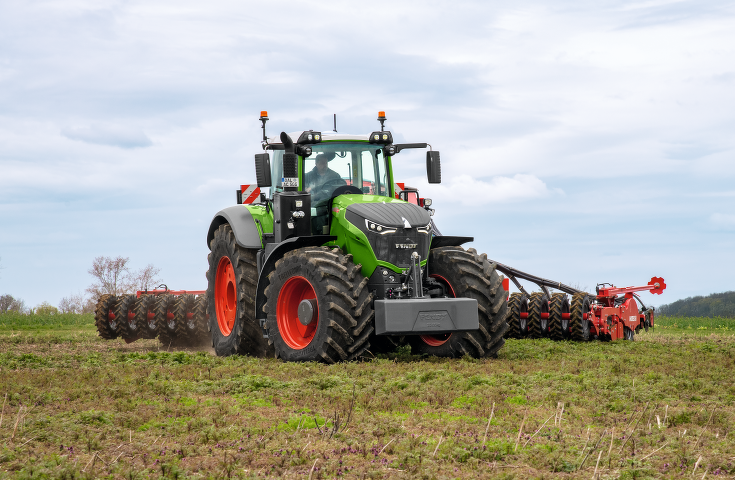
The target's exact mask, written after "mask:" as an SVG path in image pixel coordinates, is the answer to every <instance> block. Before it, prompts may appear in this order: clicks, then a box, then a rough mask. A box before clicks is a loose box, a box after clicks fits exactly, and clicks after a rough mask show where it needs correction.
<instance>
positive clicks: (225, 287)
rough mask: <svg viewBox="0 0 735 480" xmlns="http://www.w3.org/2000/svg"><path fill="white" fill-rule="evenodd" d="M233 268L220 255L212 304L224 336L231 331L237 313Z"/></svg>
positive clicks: (226, 259)
mask: <svg viewBox="0 0 735 480" xmlns="http://www.w3.org/2000/svg"><path fill="white" fill-rule="evenodd" d="M235 285H236V280H235V269H234V268H233V267H232V262H230V259H229V258H227V257H222V258H221V259H220V261H219V264H218V265H217V276H216V279H215V284H214V306H215V311H216V313H217V325H218V326H219V330H220V332H222V335H224V336H225V337H226V336H228V335H230V333H232V329H233V327H234V326H235V315H236V313H237V289H236V288H235Z"/></svg>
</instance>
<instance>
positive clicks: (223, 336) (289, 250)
mask: <svg viewBox="0 0 735 480" xmlns="http://www.w3.org/2000/svg"><path fill="white" fill-rule="evenodd" d="M268 120H269V118H268V115H267V112H261V116H260V121H261V123H262V129H263V139H262V147H263V150H264V152H265V153H260V154H256V155H255V173H256V179H257V185H242V186H241V188H240V189H238V190H237V204H236V205H233V206H231V207H227V208H225V209H224V210H221V211H220V212H218V213H217V214H216V215H215V216H214V219H213V220H212V222H211V224H210V227H209V230H208V232H207V246H208V248H209V250H210V254H209V256H208V262H209V269H208V271H207V280H208V287H207V290H206V291H186V290H180V291H172V290H169V289H168V287H166V286H165V285H163V286H162V287H163V288H160V287H159V288H158V289H156V290H151V291H139V292H137V293H136V294H134V295H121V296H112V295H103V296H102V297H101V298H100V300H99V302H98V304H97V310H96V315H95V321H96V324H97V329H98V331H99V334H100V336H102V337H104V338H116V337H122V338H124V339H125V340H126V341H128V342H130V341H134V340H137V339H139V338H155V337H158V338H159V339H160V341H161V343H163V344H164V345H168V346H170V345H180V344H184V343H195V342H196V341H197V340H198V339H202V338H206V337H209V339H210V340H211V345H212V347H213V348H214V350H215V351H216V353H217V355H222V356H225V355H233V354H248V355H253V356H273V355H275V356H276V357H278V358H282V359H284V360H287V361H322V362H327V363H333V362H337V361H344V360H352V359H357V358H360V357H362V356H366V355H368V356H369V355H374V354H376V353H381V352H385V351H389V350H393V349H395V347H396V346H398V345H401V344H409V345H410V346H411V351H412V352H413V353H417V354H428V355H436V356H442V357H459V356H463V355H470V356H472V357H475V358H482V357H495V356H497V353H498V350H500V348H501V347H502V346H503V344H504V342H505V340H504V337H515V338H522V337H526V336H528V337H532V338H533V337H551V338H554V339H558V340H562V339H567V338H569V339H575V340H589V339H592V338H596V339H601V340H615V339H618V338H626V339H629V340H632V339H633V332H634V331H639V330H640V329H641V328H645V329H646V330H647V329H648V328H649V327H650V326H653V309H652V308H645V307H643V310H642V311H639V310H638V305H637V303H636V298H637V296H635V293H634V292H637V291H642V290H650V291H651V292H652V293H661V292H662V291H663V289H664V288H666V285H665V284H664V283H663V279H659V278H654V279H652V281H651V282H649V285H647V286H645V287H628V288H626V289H616V288H614V287H612V286H609V287H607V288H602V289H600V288H599V287H600V285H598V291H597V294H596V295H591V294H588V293H585V292H582V291H579V290H577V289H574V288H572V287H569V286H566V285H563V284H561V283H560V282H553V281H551V280H545V279H542V278H539V277H535V276H533V275H530V274H526V273H524V272H520V271H518V270H516V269H513V268H511V267H508V266H506V265H503V264H501V263H498V262H494V261H492V260H488V258H487V256H486V255H485V254H478V253H477V252H476V251H475V250H474V249H472V248H469V249H465V248H463V247H462V245H464V244H465V243H468V242H471V241H473V240H474V239H473V237H468V236H447V235H442V234H441V233H440V232H439V230H438V229H437V227H436V225H435V224H434V222H433V220H432V216H433V214H434V210H433V209H432V208H431V206H432V202H431V200H430V199H428V198H421V197H419V194H418V191H417V190H416V189H412V188H409V187H405V185H404V184H401V183H397V182H396V181H395V180H394V177H393V169H392V162H393V160H394V158H395V157H396V156H397V155H399V154H400V152H401V151H404V150H407V149H428V150H427V151H426V171H427V178H428V182H429V183H432V184H434V183H440V182H441V165H440V156H439V152H437V151H435V150H433V149H432V147H431V145H429V144H427V143H407V144H394V143H393V135H392V134H391V132H390V131H388V130H385V121H386V117H385V113H384V112H380V113H379V114H378V121H379V122H380V130H376V131H374V132H372V133H370V134H369V135H347V134H341V133H337V132H336V128H335V131H334V132H320V131H314V130H308V131H301V132H296V133H291V134H287V133H285V132H282V133H281V134H280V135H279V136H277V137H270V138H269V137H268V136H267V134H266V122H267V121H268ZM261 188H268V192H267V194H266V192H265V191H261ZM498 272H501V273H504V274H505V275H507V276H508V278H504V277H503V275H501V274H499V273H498ZM518 279H523V280H527V281H531V282H533V283H535V284H537V285H538V286H539V287H540V290H541V291H540V292H535V293H532V294H528V292H527V291H526V290H525V289H524V288H523V286H522V285H521V284H520V283H519V282H518ZM510 280H512V281H513V282H514V284H515V285H516V286H517V287H518V289H519V290H520V293H514V294H513V295H510V297H509V295H508V291H509V284H510ZM602 287H604V285H602ZM549 288H553V289H557V290H560V291H561V292H563V293H553V294H552V293H551V292H550V291H549ZM621 293H624V294H625V295H624V296H623V297H619V296H618V295H619V294H621ZM566 294H570V295H572V301H571V304H570V302H569V299H568V298H567V296H566ZM634 297H635V298H634ZM509 298H510V301H509ZM641 305H642V303H641Z"/></svg>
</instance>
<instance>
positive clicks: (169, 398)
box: [0, 315, 735, 479]
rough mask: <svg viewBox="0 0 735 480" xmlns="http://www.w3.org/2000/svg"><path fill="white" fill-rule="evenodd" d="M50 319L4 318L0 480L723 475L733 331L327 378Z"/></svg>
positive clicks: (732, 452) (509, 353)
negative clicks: (35, 324) (112, 336)
mask: <svg viewBox="0 0 735 480" xmlns="http://www.w3.org/2000/svg"><path fill="white" fill-rule="evenodd" d="M49 317H54V318H56V320H57V322H56V323H53V322H52V321H51V320H48V321H47V323H46V325H48V326H46V327H44V328H41V329H38V330H37V329H31V328H21V327H27V326H28V324H27V323H24V322H25V320H24V319H22V318H21V317H20V316H15V317H8V316H6V315H0V324H2V325H3V327H2V330H0V402H2V401H3V400H4V399H5V395H6V394H7V400H6V401H5V405H4V407H3V410H2V413H0V417H1V418H2V420H0V442H2V443H1V445H2V446H1V447H0V478H70V479H71V478H99V477H108V478H141V479H142V478H282V477H286V478H303V479H307V478H309V476H310V475H311V478H312V479H316V478H407V479H408V478H427V479H432V478H437V479H442V478H467V479H469V478H518V479H520V478H542V477H543V478H551V477H556V476H559V477H563V478H580V479H581V478H584V479H589V478H591V477H592V476H593V473H594V471H595V467H597V471H598V473H599V474H601V478H659V477H663V478H692V473H693V471H694V469H695V465H696V468H697V471H696V476H694V478H701V476H702V475H703V474H704V473H705V471H707V472H708V473H707V475H708V476H713V475H720V474H724V475H727V476H732V475H733V474H735V465H733V463H734V460H733V457H735V438H733V435H735V432H733V427H734V426H735V421H733V420H734V419H735V417H734V414H735V381H734V380H733V375H732V371H733V367H735V334H733V333H732V332H729V333H728V332H727V331H717V333H712V332H711V331H706V332H705V331H697V330H695V329H693V330H691V331H689V330H686V329H685V330H681V329H678V328H671V329H669V328H657V329H656V331H655V332H649V333H641V335H638V336H637V337H636V341H635V342H623V341H619V342H612V343H602V342H589V343H572V342H552V341H549V340H509V341H508V342H507V344H506V347H505V348H504V349H503V350H501V353H500V358H498V359H497V360H487V361H484V360H483V361H478V360H473V359H469V358H465V359H462V360H443V359H437V358H421V357H417V356H414V355H412V354H411V352H410V350H409V349H408V348H403V349H400V350H399V351H398V352H397V353H395V354H393V355H391V356H390V357H389V358H380V359H375V360H372V361H369V362H362V363H356V362H353V363H344V364H338V365H333V366H327V365H321V364H314V363H307V364H297V363H283V362H280V361H277V360H273V359H254V358H249V357H228V358H220V357H215V356H213V355H212V354H211V353H209V352H208V351H196V350H192V349H189V350H186V351H164V349H163V348H161V347H160V346H159V345H158V343H157V342H156V341H154V340H145V341H138V342H134V343H131V344H126V343H124V342H123V341H121V340H116V341H102V340H100V339H99V338H97V337H96V335H95V332H94V329H93V326H92V325H91V319H90V318H89V317H78V318H77V319H76V320H74V319H73V318H72V317H64V316H62V315H51V316H49ZM43 318H45V317H43ZM62 318H63V319H64V320H60V319H62ZM74 322H78V323H76V324H75V323H74ZM657 323H658V322H657ZM58 324H61V325H62V328H61V330H60V329H59V328H58V327H55V326H54V325H58ZM677 325H678V326H679V325H680V324H677ZM662 326H663V325H662ZM562 405H563V413H562ZM491 414H492V421H490V422H488V419H489V417H490V416H491ZM560 416H561V421H560V422H559V421H558V419H559V417H560ZM521 425H522V431H521V433H520V436H519V428H520V427H521ZM486 431H487V437H485V432H486ZM613 431H614V434H613ZM611 437H612V448H610V442H611ZM608 452H610V455H609V456H608ZM598 456H599V463H598ZM700 457H701V460H699V463H698V464H697V461H698V459H700Z"/></svg>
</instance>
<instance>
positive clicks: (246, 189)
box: [240, 185, 260, 204]
mask: <svg viewBox="0 0 735 480" xmlns="http://www.w3.org/2000/svg"><path fill="white" fill-rule="evenodd" d="M240 191H241V192H242V203H243V204H251V203H253V202H254V201H256V200H258V198H260V188H259V187H258V186H257V185H241V186H240Z"/></svg>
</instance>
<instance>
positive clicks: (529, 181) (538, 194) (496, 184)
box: [411, 173, 564, 209]
mask: <svg viewBox="0 0 735 480" xmlns="http://www.w3.org/2000/svg"><path fill="white" fill-rule="evenodd" d="M416 180H418V179H415V180H414V181H413V182H411V185H414V184H419V185H422V186H421V187H419V193H420V194H422V195H427V194H426V193H425V192H431V194H430V195H431V196H432V199H433V200H434V202H435V205H438V206H439V205H445V206H448V204H452V203H460V204H462V205H463V206H465V207H474V208H478V209H482V208H485V206H486V205H488V204H502V203H519V202H525V201H529V200H538V199H542V198H547V197H550V196H552V195H564V192H563V191H561V190H560V189H550V188H548V187H547V186H546V184H545V183H544V182H543V181H542V180H541V179H539V178H538V177H536V176H534V175H528V174H522V173H519V174H516V175H513V176H512V177H504V176H497V177H493V178H492V179H490V180H489V181H485V180H480V179H477V178H474V177H472V176H470V175H459V176H456V177H452V178H451V179H449V180H448V181H446V180H445V182H444V183H443V184H441V185H431V186H428V184H426V183H425V181H416ZM427 196H428V195H427Z"/></svg>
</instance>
